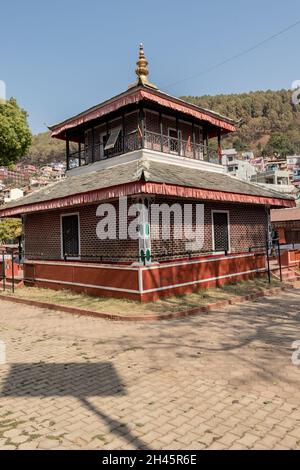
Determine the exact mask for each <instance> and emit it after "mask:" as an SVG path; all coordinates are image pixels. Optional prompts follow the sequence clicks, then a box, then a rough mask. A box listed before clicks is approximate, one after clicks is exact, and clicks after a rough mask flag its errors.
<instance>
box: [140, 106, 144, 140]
mask: <svg viewBox="0 0 300 470" xmlns="http://www.w3.org/2000/svg"><path fill="white" fill-rule="evenodd" d="M139 127H140V130H141V148H142V149H143V148H144V147H145V113H144V109H143V108H142V107H140V110H139Z"/></svg>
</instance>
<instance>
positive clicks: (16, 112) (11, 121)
mask: <svg viewBox="0 0 300 470" xmlns="http://www.w3.org/2000/svg"><path fill="white" fill-rule="evenodd" d="M30 144H31V132H30V130H29V127H28V123H27V113H26V111H24V109H22V108H20V107H19V106H18V103H17V101H16V100H15V98H10V99H9V100H7V101H6V102H4V103H2V104H0V165H6V166H8V165H11V164H13V163H15V162H16V161H17V160H19V158H21V157H23V155H24V154H25V153H26V151H27V149H28V148H29V146H30Z"/></svg>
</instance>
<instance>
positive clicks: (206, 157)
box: [67, 131, 219, 169]
mask: <svg viewBox="0 0 300 470" xmlns="http://www.w3.org/2000/svg"><path fill="white" fill-rule="evenodd" d="M143 148H145V149H149V150H154V151H157V152H162V153H167V154H170V155H178V156H181V157H186V158H192V159H194V160H203V161H206V162H211V163H219V159H218V154H217V151H216V150H215V149H212V148H210V147H209V146H207V145H203V144H198V143H194V142H192V141H191V140H183V139H181V138H174V137H170V136H167V135H162V134H157V133H155V132H150V131H145V132H144V133H143V134H142V133H141V132H138V131H134V132H132V133H130V134H127V135H123V136H122V135H121V136H120V137H119V138H118V140H117V141H116V144H115V146H114V147H113V148H112V149H109V150H106V149H105V144H104V143H102V142H99V143H96V144H94V145H93V146H89V147H87V146H86V147H85V148H84V149H83V150H81V151H80V152H79V151H78V152H72V153H70V154H69V156H68V158H67V160H68V161H67V167H68V169H73V168H77V167H78V166H83V165H87V164H89V163H94V162H98V161H101V160H106V159H108V158H112V157H115V156H117V155H121V154H124V153H128V152H133V151H135V150H139V149H143Z"/></svg>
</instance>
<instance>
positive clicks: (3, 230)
mask: <svg viewBox="0 0 300 470" xmlns="http://www.w3.org/2000/svg"><path fill="white" fill-rule="evenodd" d="M21 235H22V221H21V219H15V218H6V219H1V220H0V242H1V243H5V242H7V241H8V240H14V239H15V238H17V237H20V236H21Z"/></svg>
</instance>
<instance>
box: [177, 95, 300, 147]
mask: <svg viewBox="0 0 300 470" xmlns="http://www.w3.org/2000/svg"><path fill="white" fill-rule="evenodd" d="M183 99H185V100H187V101H189V102H191V103H194V104H197V105H199V106H202V107H204V108H208V109H212V110H214V111H217V112H219V113H221V114H224V115H225V116H229V117H232V118H234V119H236V120H241V123H240V126H239V130H238V132H237V134H235V135H234V136H232V137H229V138H228V139H227V142H226V140H225V142H224V143H225V145H226V146H230V145H232V144H233V145H234V146H235V147H236V148H237V149H239V150H243V149H246V148H251V149H252V150H255V151H256V152H257V153H264V154H272V153H274V152H276V153H279V154H290V153H295V152H296V153H299V152H300V105H298V106H295V105H293V104H292V92H291V91H290V90H279V91H271V90H268V91H254V92H250V93H242V94H236V95H234V94H232V95H217V96H199V97H198V96H185V97H183Z"/></svg>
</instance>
